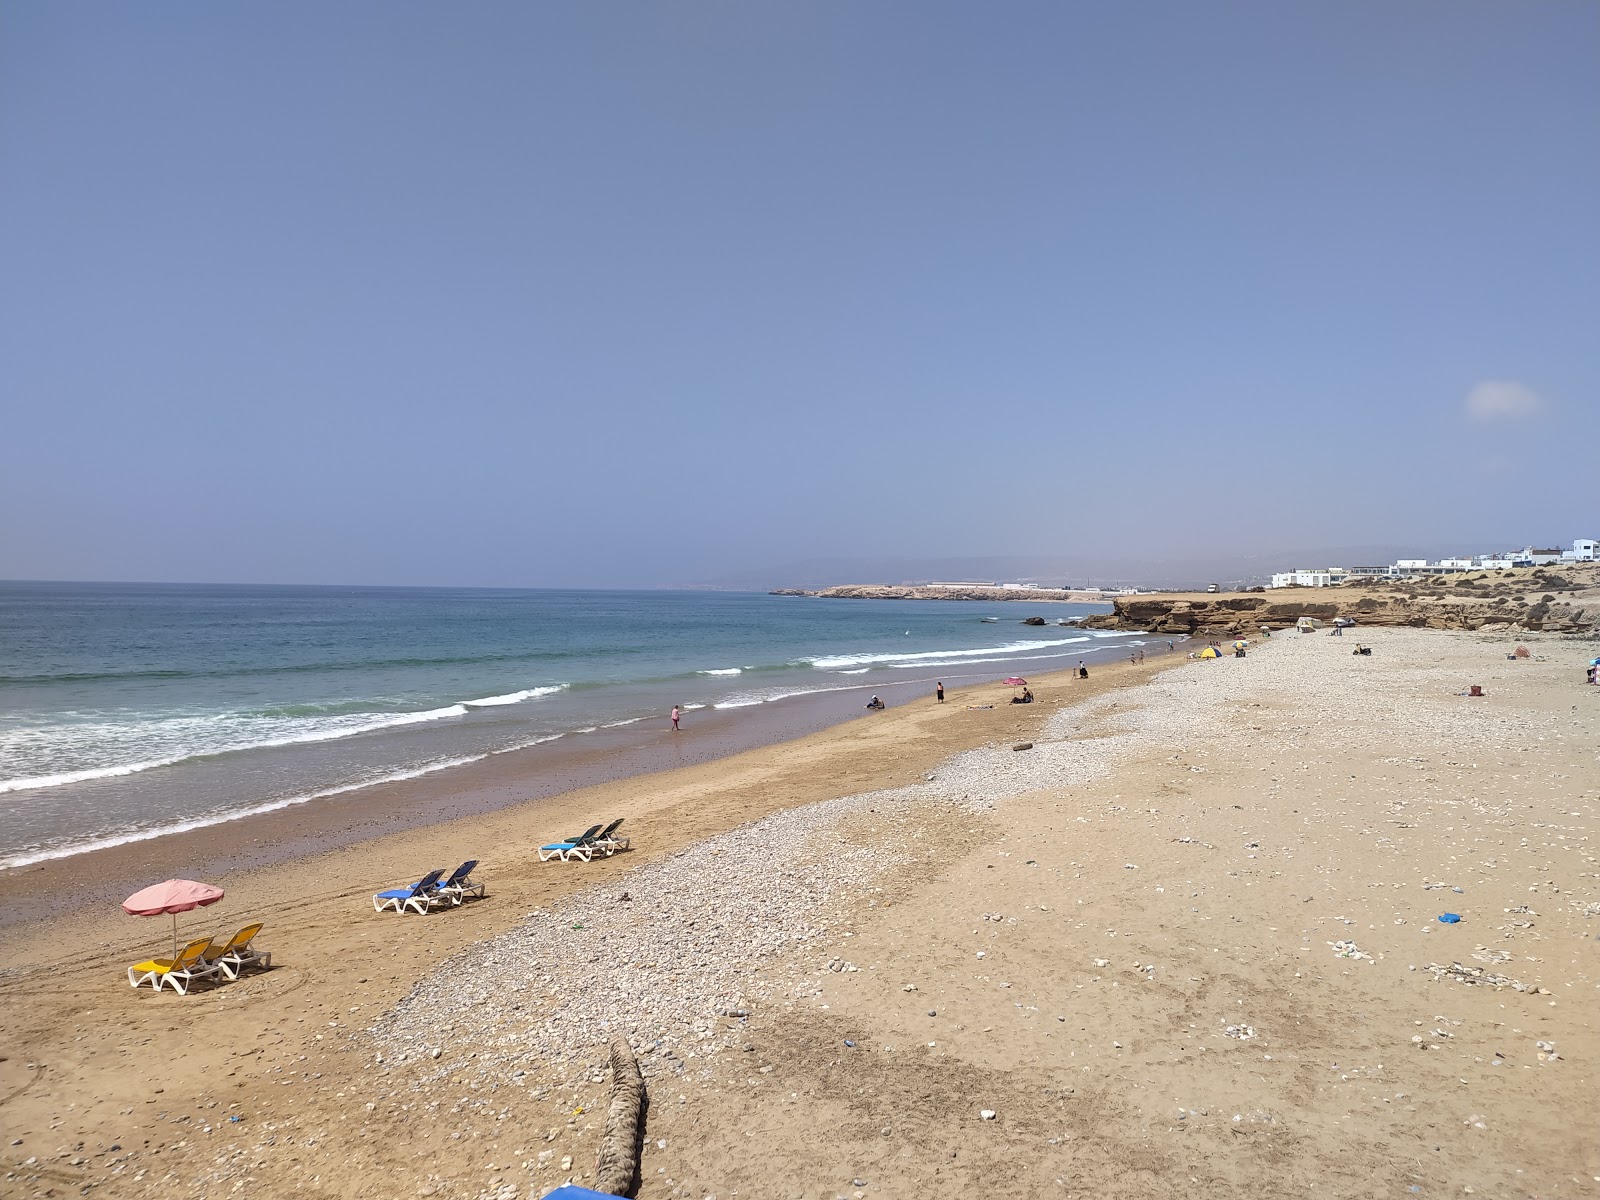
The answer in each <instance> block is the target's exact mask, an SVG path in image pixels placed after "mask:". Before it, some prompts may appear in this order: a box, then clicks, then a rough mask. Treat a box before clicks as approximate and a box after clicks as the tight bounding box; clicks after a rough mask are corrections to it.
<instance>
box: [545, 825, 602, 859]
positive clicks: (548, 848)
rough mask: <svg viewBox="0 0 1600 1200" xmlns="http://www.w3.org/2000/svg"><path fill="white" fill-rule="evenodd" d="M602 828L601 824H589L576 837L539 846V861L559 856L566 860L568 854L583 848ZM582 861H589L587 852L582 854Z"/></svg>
mask: <svg viewBox="0 0 1600 1200" xmlns="http://www.w3.org/2000/svg"><path fill="white" fill-rule="evenodd" d="M603 828H605V827H604V826H603V825H591V826H589V828H588V829H587V830H586V831H584V832H583V833H580V834H579V835H578V836H577V837H570V838H568V839H567V840H566V841H564V842H550V843H549V844H547V845H544V846H540V847H539V861H540V862H549V861H550V860H551V859H552V858H559V859H561V860H562V861H563V862H566V861H567V855H568V854H570V853H571V852H573V851H575V850H582V849H584V848H585V847H586V846H588V844H589V843H590V842H592V841H593V840H594V839H595V837H596V835H598V834H599V832H600V830H601V829H603ZM583 861H584V862H588V861H589V858H588V855H587V853H586V854H585V855H584V857H583Z"/></svg>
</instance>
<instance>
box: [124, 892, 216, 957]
mask: <svg viewBox="0 0 1600 1200" xmlns="http://www.w3.org/2000/svg"><path fill="white" fill-rule="evenodd" d="M221 899H222V889H221V888H219V887H212V886H211V885H210V884H209V883H196V882H195V881H194V880H192V879H169V880H167V881H166V882H165V883H153V884H151V885H150V886H149V887H147V888H145V889H144V890H142V891H138V892H135V893H134V894H133V895H131V896H129V897H128V898H127V899H126V900H124V901H123V902H122V908H123V911H125V912H129V913H132V914H133V915H134V916H136V917H159V916H160V915H161V914H162V913H171V914H172V957H173V958H177V957H178V914H179V913H181V912H189V911H190V910H191V909H196V908H200V907H201V906H202V905H206V904H215V903H216V902H217V901H218V900H221Z"/></svg>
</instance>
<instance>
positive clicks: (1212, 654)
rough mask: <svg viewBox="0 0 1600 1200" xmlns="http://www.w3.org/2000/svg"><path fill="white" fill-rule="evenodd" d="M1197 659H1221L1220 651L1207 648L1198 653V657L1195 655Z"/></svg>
mask: <svg viewBox="0 0 1600 1200" xmlns="http://www.w3.org/2000/svg"><path fill="white" fill-rule="evenodd" d="M1197 657H1199V658H1221V657H1222V651H1221V650H1218V649H1217V648H1216V647H1215V646H1207V647H1206V648H1205V649H1204V650H1202V651H1200V653H1199V655H1197Z"/></svg>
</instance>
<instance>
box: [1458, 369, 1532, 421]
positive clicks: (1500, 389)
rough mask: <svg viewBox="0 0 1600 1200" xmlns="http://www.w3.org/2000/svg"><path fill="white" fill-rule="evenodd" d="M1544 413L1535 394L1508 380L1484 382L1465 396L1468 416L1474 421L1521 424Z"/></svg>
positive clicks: (1487, 380) (1530, 389)
mask: <svg viewBox="0 0 1600 1200" xmlns="http://www.w3.org/2000/svg"><path fill="white" fill-rule="evenodd" d="M1543 410H1544V401H1543V400H1541V399H1539V396H1538V393H1536V392H1535V391H1533V389H1532V388H1529V387H1525V386H1523V385H1522V384H1520V383H1514V382H1512V381H1511V380H1509V379H1485V380H1484V381H1483V382H1482V383H1480V384H1479V385H1478V386H1477V387H1475V388H1473V389H1472V390H1471V391H1470V392H1468V393H1467V416H1469V417H1471V418H1472V419H1473V420H1474V421H1520V420H1522V419H1524V418H1525V417H1531V416H1535V415H1537V414H1538V413H1540V412H1542V411H1543Z"/></svg>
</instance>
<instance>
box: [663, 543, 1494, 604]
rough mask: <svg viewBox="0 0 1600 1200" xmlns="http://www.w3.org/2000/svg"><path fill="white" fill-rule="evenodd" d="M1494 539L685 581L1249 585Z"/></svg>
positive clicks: (846, 566)
mask: <svg viewBox="0 0 1600 1200" xmlns="http://www.w3.org/2000/svg"><path fill="white" fill-rule="evenodd" d="M1496 548H1497V547H1495V546H1465V545H1457V544H1451V545H1445V544H1433V545H1423V544H1396V545H1392V546H1379V545H1367V546H1323V547H1312V548H1308V549H1306V548H1302V549H1289V550H1275V551H1270V552H1266V553H1258V554H1242V553H1231V552H1229V551H1227V550H1218V551H1215V552H1212V553H1208V554H1203V555H1200V554H1194V555H1184V556H1181V557H1179V556H1151V557H1149V558H1134V557H1131V556H1129V555H1126V554H1123V555H1108V554H1084V555H1076V556H1071V555H1000V556H988V557H984V556H971V557H952V558H911V557H887V558H865V557H863V558H811V559H805V560H803V561H800V562H795V563H786V564H783V565H781V566H774V567H765V568H760V569H756V570H748V571H736V572H731V573H729V574H726V575H719V576H717V577H716V578H713V579H703V580H697V581H694V582H685V583H684V584H682V585H681V586H683V587H685V588H706V589H710V590H713V591H738V592H764V591H768V590H769V589H771V588H825V587H832V586H835V585H839V584H856V583H886V584H894V585H907V586H909V585H915V584H921V583H931V582H962V583H1034V584H1040V585H1047V586H1050V587H1075V588H1081V587H1150V588H1184V589H1188V588H1203V587H1205V586H1206V585H1207V584H1212V583H1215V584H1219V585H1224V586H1244V587H1249V586H1252V585H1254V584H1259V583H1265V582H1266V581H1267V579H1268V577H1270V576H1271V575H1272V573H1273V572H1275V571H1288V570H1292V569H1294V568H1296V567H1325V566H1340V567H1364V566H1379V565H1382V564H1385V563H1392V562H1394V561H1395V560H1396V559H1398V558H1430V559H1431V558H1445V557H1449V556H1451V555H1455V554H1470V553H1482V552H1485V551H1489V550H1493V549H1496Z"/></svg>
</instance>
